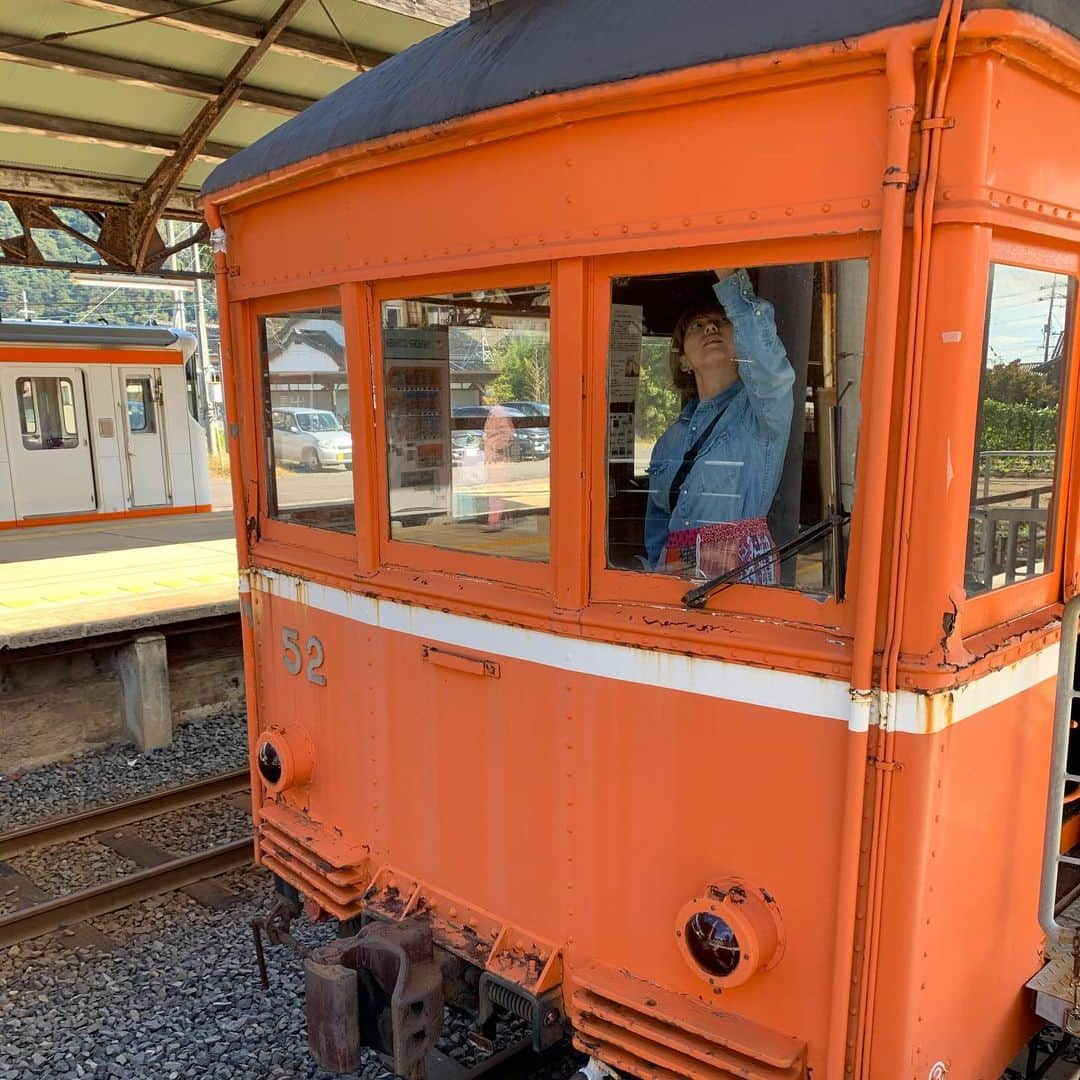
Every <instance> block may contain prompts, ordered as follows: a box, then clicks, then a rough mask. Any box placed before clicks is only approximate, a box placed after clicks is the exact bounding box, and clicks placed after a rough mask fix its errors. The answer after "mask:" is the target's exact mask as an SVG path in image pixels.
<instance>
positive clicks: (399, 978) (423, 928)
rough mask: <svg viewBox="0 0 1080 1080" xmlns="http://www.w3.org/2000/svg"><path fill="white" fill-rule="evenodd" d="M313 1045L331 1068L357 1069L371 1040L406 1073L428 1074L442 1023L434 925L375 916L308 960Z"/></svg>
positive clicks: (414, 1078)
mask: <svg viewBox="0 0 1080 1080" xmlns="http://www.w3.org/2000/svg"><path fill="white" fill-rule="evenodd" d="M304 983H305V989H306V994H307V1021H308V1045H309V1047H310V1049H311V1054H312V1056H313V1057H314V1058H315V1060H316V1061H317V1062H318V1064H319V1065H321V1066H322V1067H323V1068H324V1069H326V1070H328V1071H330V1072H339V1073H340V1072H351V1071H353V1070H355V1069H357V1068H358V1067H359V1065H360V1060H361V1051H362V1048H363V1047H365V1046H367V1047H371V1048H372V1049H374V1050H376V1051H378V1052H379V1053H381V1054H383V1055H384V1056H385V1057H386V1058H388V1059H389V1062H390V1067H391V1069H392V1070H393V1072H394V1073H396V1074H397V1075H398V1076H401V1077H404V1078H405V1080H423V1078H424V1059H425V1057H426V1055H427V1053H428V1052H429V1051H430V1050H433V1049H434V1048H435V1043H436V1041H437V1040H438V1038H439V1033H440V1032H441V1030H442V1023H443V999H444V993H443V972H442V967H441V965H440V964H439V962H438V960H437V959H436V956H435V949H434V943H433V941H432V937H431V928H430V927H429V926H427V925H426V924H425V923H422V922H420V921H418V920H415V919H406V920H405V921H404V922H400V923H388V922H373V923H370V924H369V925H367V926H365V927H364V928H363V929H362V930H361V931H360V932H359V933H358V934H356V935H355V936H354V937H348V938H340V939H338V940H337V941H332V942H329V943H327V944H326V945H321V946H319V947H318V948H316V949H313V950H312V951H311V953H310V954H309V955H308V957H307V958H306V959H305V961H304Z"/></svg>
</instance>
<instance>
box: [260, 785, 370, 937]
mask: <svg viewBox="0 0 1080 1080" xmlns="http://www.w3.org/2000/svg"><path fill="white" fill-rule="evenodd" d="M274 809H275V810H276V812H274V810H270V807H269V806H266V805H264V807H263V818H262V820H261V821H260V822H259V852H260V854H261V855H262V861H263V864H264V865H265V866H266V868H267V869H268V870H272V871H273V872H274V873H275V874H277V875H278V876H279V877H281V878H283V879H284V880H285V881H287V882H288V883H289V884H290V885H293V886H294V887H295V888H297V889H299V890H300V892H302V893H303V894H304V895H305V896H309V897H311V898H312V899H313V900H315V901H316V902H317V903H318V904H319V905H320V906H321V907H322V908H324V909H325V910H326V911H329V912H330V913H331V914H332V915H335V916H336V917H337V918H339V919H351V918H353V917H354V916H356V915H359V914H360V912H361V910H362V909H363V896H364V892H365V890H366V889H367V887H368V885H369V884H370V883H371V867H370V863H369V862H368V860H367V858H366V857H365V853H364V852H363V850H362V849H361V850H356V849H350V850H348V851H336V850H335V851H330V850H321V849H324V848H329V846H330V845H329V844H327V843H321V842H320V840H319V838H317V837H314V836H311V835H310V834H311V832H312V825H311V822H310V821H308V822H305V824H306V828H305V829H304V830H298V829H296V828H295V824H294V823H292V822H289V821H286V820H282V818H283V817H284V815H283V813H282V811H281V810H280V809H279V808H274ZM268 810H270V812H269V813H268V812H267V811H268ZM289 825H293V826H294V827H292V828H287V826H289ZM297 833H299V835H301V836H305V838H306V839H307V840H309V841H310V843H305V842H302V841H300V840H298V839H297V838H296V836H297Z"/></svg>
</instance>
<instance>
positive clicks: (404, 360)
mask: <svg viewBox="0 0 1080 1080" xmlns="http://www.w3.org/2000/svg"><path fill="white" fill-rule="evenodd" d="M550 317H551V290H550V288H549V286H547V285H533V286H519V287H514V288H511V289H488V290H484V291H482V292H472V293H456V294H453V295H442V296H425V297H417V298H415V299H411V300H395V301H389V302H387V303H384V304H383V306H382V328H383V329H382V339H383V359H384V362H385V387H386V392H385V400H386V428H387V453H388V455H389V469H388V474H389V477H390V532H391V536H392V537H393V538H394V539H396V540H409V541H413V542H415V543H423V544H433V545H435V546H436V547H441V548H451V549H453V550H456V551H470V552H476V553H479V554H488V555H501V556H505V557H508V558H515V559H527V560H533V561H541V562H546V561H547V559H548V557H549V553H550V546H551V545H550V508H551V478H550V457H551V409H550V402H551V347H550V335H549V325H550Z"/></svg>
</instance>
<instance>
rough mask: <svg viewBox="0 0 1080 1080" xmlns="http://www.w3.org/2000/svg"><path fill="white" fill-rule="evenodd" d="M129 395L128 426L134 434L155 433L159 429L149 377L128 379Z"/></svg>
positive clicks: (127, 392) (126, 387) (126, 385)
mask: <svg viewBox="0 0 1080 1080" xmlns="http://www.w3.org/2000/svg"><path fill="white" fill-rule="evenodd" d="M125 391H126V396H127V414H128V428H129V429H130V430H131V432H132V433H133V434H140V433H145V434H153V433H154V432H155V431H157V421H156V419H155V417H154V398H153V395H152V394H151V392H150V380H149V379H128V380H126V383H125Z"/></svg>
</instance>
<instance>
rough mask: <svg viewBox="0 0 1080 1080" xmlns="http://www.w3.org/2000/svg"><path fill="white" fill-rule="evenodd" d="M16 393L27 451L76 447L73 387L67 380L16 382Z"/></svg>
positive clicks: (17, 380)
mask: <svg viewBox="0 0 1080 1080" xmlns="http://www.w3.org/2000/svg"><path fill="white" fill-rule="evenodd" d="M15 393H16V395H17V397H18V401H19V426H20V428H21V431H22V441H23V446H25V447H26V449H27V450H70V449H72V448H74V447H77V446H78V445H79V425H78V421H77V419H76V415H75V388H74V386H73V385H72V383H71V380H70V379H63V378H60V379H54V378H43V377H34V378H21V379H16V380H15Z"/></svg>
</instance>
